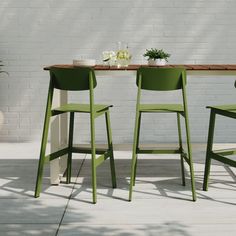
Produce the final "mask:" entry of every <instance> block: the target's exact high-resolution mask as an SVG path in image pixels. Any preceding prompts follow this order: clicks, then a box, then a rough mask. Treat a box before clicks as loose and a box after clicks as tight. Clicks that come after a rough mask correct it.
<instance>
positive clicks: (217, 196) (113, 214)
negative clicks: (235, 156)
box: [0, 144, 236, 236]
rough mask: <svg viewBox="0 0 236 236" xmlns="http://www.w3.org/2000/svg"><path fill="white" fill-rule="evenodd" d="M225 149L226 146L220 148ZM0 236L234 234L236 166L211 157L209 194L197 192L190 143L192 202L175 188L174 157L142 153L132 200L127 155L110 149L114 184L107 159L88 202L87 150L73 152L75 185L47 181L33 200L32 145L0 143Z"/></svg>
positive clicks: (198, 148)
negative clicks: (94, 196)
mask: <svg viewBox="0 0 236 236" xmlns="http://www.w3.org/2000/svg"><path fill="white" fill-rule="evenodd" d="M220 146H225V145H220ZM0 149H1V154H0V235H1V236H5V235H6V236H18V235H19V236H23V235H45V236H51V235H60V236H61V235H68V236H71V235H82V236H92V235H97V236H98V235H99V236H100V235H105V236H112V235H118V236H131V235H134V236H143V235H145V236H156V235H158V236H169V235H170V236H175V235H177V236H179V235H183V236H193V235H194V236H195V235H196V236H197V235H201V236H202V235H205V236H211V235H212V236H213V235H214V236H217V235H220V236H221V235H226V236H230V235H232V236H235V235H236V171H235V169H234V168H229V167H227V166H223V165H220V164H219V163H216V162H214V163H213V165H212V172H211V178H210V185H209V191H208V192H204V191H202V181H203V170H204V162H205V146H204V145H199V144H195V145H194V146H193V151H194V167H195V175H196V187H197V196H198V200H197V202H192V201H191V191H190V182H189V178H188V177H189V175H188V166H186V170H187V179H188V181H187V186H186V187H183V186H182V185H181V178H180V177H181V175H180V162H179V157H178V156H176V155H164V156H163V155H162V156H160V155H158V156H157V155H148V156H147V155H146V156H144V155H142V156H140V159H139V163H138V170H137V183H136V186H135V187H134V192H133V201H132V202H128V201H127V199H128V187H129V176H130V164H131V152H130V151H129V150H125V149H124V150H123V151H122V150H118V151H115V159H116V170H117V181H118V188H117V189H112V188H111V181H110V169H109V162H106V163H104V164H103V165H102V166H101V167H100V168H99V169H98V173H97V176H98V202H97V204H96V205H94V204H91V198H92V193H91V187H90V186H91V177H90V176H91V175H90V158H89V155H80V156H78V155H75V156H74V157H75V159H74V161H73V176H74V177H73V183H72V184H69V185H66V184H61V185H60V186H50V185H49V168H46V169H45V175H44V176H45V178H44V184H43V193H42V194H41V197H40V198H38V199H34V198H33V192H34V185H35V178H36V169H37V162H38V160H37V158H38V145H36V144H1V145H0Z"/></svg>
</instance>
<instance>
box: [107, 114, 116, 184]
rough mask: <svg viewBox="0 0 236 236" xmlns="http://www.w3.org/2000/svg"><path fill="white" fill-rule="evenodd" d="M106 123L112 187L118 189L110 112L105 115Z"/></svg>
mask: <svg viewBox="0 0 236 236" xmlns="http://www.w3.org/2000/svg"><path fill="white" fill-rule="evenodd" d="M105 121H106V130H107V142H108V149H109V154H110V168H111V180H112V187H113V188H116V187H117V183H116V170H115V160H114V154H113V143H112V134H111V122H110V114H109V111H107V112H106V113H105Z"/></svg>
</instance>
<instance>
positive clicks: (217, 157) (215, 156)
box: [210, 152, 236, 167]
mask: <svg viewBox="0 0 236 236" xmlns="http://www.w3.org/2000/svg"><path fill="white" fill-rule="evenodd" d="M210 156H211V158H212V159H214V160H216V161H219V162H222V163H225V164H227V165H229V166H232V167H236V161H235V160H231V159H229V158H226V157H224V156H223V155H219V154H216V153H214V152H211V154H210Z"/></svg>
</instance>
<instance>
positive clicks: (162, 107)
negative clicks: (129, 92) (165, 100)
mask: <svg viewBox="0 0 236 236" xmlns="http://www.w3.org/2000/svg"><path fill="white" fill-rule="evenodd" d="M183 111H184V108H183V105H182V104H140V112H148V113H150V112H160V113H167V112H179V113H182V112H183Z"/></svg>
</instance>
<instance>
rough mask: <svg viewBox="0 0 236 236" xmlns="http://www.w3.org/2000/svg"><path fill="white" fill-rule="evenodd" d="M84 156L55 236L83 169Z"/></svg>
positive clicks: (56, 235)
mask: <svg viewBox="0 0 236 236" xmlns="http://www.w3.org/2000/svg"><path fill="white" fill-rule="evenodd" d="M86 156H87V155H85V157H84V159H83V161H82V163H81V166H80V168H79V170H78V173H77V175H76V178H75V183H74V185H73V187H72V189H71V194H70V195H69V197H68V201H67V203H66V206H65V209H64V212H63V214H62V217H61V220H60V222H59V225H58V228H57V231H56V234H55V236H58V233H59V230H60V227H61V225H62V221H63V219H64V216H65V214H66V210H67V208H68V206H69V202H70V200H71V198H72V196H73V191H74V189H75V185H76V182H77V179H78V177H79V175H80V172H81V170H82V167H83V165H84V162H85V159H86Z"/></svg>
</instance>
